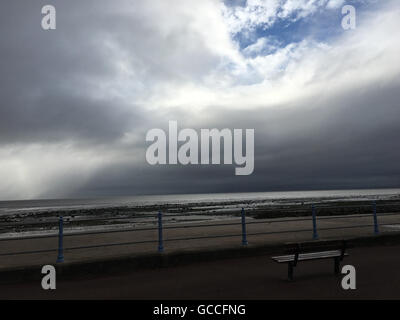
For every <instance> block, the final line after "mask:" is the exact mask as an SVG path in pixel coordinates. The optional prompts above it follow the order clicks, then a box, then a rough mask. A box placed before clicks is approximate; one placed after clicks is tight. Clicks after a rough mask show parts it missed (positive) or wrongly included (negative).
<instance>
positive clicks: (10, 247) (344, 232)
mask: <svg viewBox="0 0 400 320" xmlns="http://www.w3.org/2000/svg"><path fill="white" fill-rule="evenodd" d="M304 219H306V220H304ZM282 220H285V221H282ZM289 220H290V221H289ZM293 220H295V221H293ZM277 221H281V222H277ZM378 221H379V224H380V227H379V231H380V233H381V234H392V233H397V232H399V231H400V215H391V216H378ZM234 222H236V223H238V224H237V225H224V226H222V225H221V224H225V223H234ZM247 222H248V224H247V233H248V237H247V240H248V242H249V245H248V247H249V248H251V247H253V246H261V245H262V246H264V245H266V246H269V245H270V246H274V245H282V244H284V243H286V242H294V241H309V240H312V220H311V217H301V218H297V219H296V218H287V219H282V218H280V219H268V220H253V219H247ZM254 222H257V223H254ZM261 222H262V223H261ZM214 223H215V224H217V223H218V224H220V226H217V227H211V226H208V227H206V225H208V224H214ZM396 224H399V225H396ZM184 225H186V226H190V225H204V226H205V227H201V228H198V227H197V228H181V229H164V232H163V233H164V240H165V241H164V248H165V252H164V255H168V254H171V253H177V252H180V253H185V252H196V251H199V252H200V251H204V250H216V251H218V250H224V249H230V248H240V247H242V244H241V241H242V239H241V231H242V229H241V228H242V226H241V224H240V218H239V219H237V218H235V219H229V220H226V221H221V220H220V221H218V222H207V223H193V224H190V223H186V224H184ZM317 225H318V235H319V238H320V239H321V240H324V239H326V240H328V239H342V238H355V237H365V236H373V235H374V227H373V216H372V215H366V216H364V217H359V216H337V217H330V218H329V219H324V218H323V217H321V218H318V219H317ZM354 225H363V226H364V227H357V228H349V227H350V226H354ZM179 226H182V224H179ZM327 228H334V229H332V230H323V229H327ZM67 231H68V230H66V232H67ZM284 231H287V232H284ZM297 231H298V232H297ZM269 232H272V234H265V235H252V234H254V233H269ZM280 232H282V233H280ZM214 235H215V236H222V235H237V236H234V237H227V238H215V239H197V240H181V241H175V240H174V241H168V240H170V239H177V238H195V237H205V236H214ZM157 239H158V233H157V230H150V231H130V232H117V233H109V234H96V235H79V236H65V237H64V247H65V248H66V250H65V252H64V255H65V264H68V263H81V262H88V261H95V260H104V259H114V258H116V257H126V256H129V257H135V256H142V255H145V254H157V247H158V244H157V242H154V243H143V244H135V245H121V246H112V247H99V248H91V249H79V250H68V248H71V247H78V246H90V245H101V244H107V243H119V242H133V241H150V240H154V241H157ZM57 245H58V239H57V238H46V239H27V240H8V241H0V254H1V253H6V252H20V251H30V250H45V249H57ZM56 258H57V252H56V251H54V252H49V253H36V254H22V255H12V256H0V272H1V271H4V270H9V269H15V268H24V267H27V266H41V265H44V264H53V265H54V264H55V262H56Z"/></svg>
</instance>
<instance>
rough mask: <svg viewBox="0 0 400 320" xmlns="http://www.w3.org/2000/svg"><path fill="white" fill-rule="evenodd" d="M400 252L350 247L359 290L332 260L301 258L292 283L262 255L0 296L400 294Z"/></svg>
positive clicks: (12, 287)
mask: <svg viewBox="0 0 400 320" xmlns="http://www.w3.org/2000/svg"><path fill="white" fill-rule="evenodd" d="M399 252H400V245H391V246H373V247H359V248H353V249H349V253H350V256H349V257H348V258H346V259H345V260H344V264H351V265H353V266H354V267H355V268H356V272H357V275H356V290H343V289H342V287H341V285H340V283H341V279H342V277H341V276H340V275H339V276H335V275H334V274H333V263H332V260H322V261H313V262H312V263H309V262H304V263H299V265H298V266H297V267H296V269H295V279H294V281H292V282H290V281H287V280H286V275H287V267H286V265H279V264H277V263H274V262H273V261H272V260H271V259H270V258H269V256H268V255H262V256H253V257H241V258H233V259H222V260H215V261H204V262H201V263H196V264H190V265H181V266H173V267H167V268H152V269H141V270H130V271H129V270H128V271H126V272H122V273H117V274H112V275H110V274H101V275H96V276H88V275H85V276H80V277H74V278H71V279H65V277H64V276H63V275H59V274H58V273H57V289H56V290H47V291H46V290H43V289H42V288H41V286H40V279H37V280H34V281H33V280H32V281H26V282H21V283H18V284H2V285H1V286H0V288H1V289H0V299H166V300H168V299H206V300H209V299H222V300H224V299H346V300H347V299H400V273H399V267H400V254H399ZM163 303H166V302H163ZM170 304H171V305H174V302H171V303H170ZM131 310H133V311H132V312H134V306H132V307H131ZM268 312H270V309H268ZM149 314H151V309H150V310H149Z"/></svg>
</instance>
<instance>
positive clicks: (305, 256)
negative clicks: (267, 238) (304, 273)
mask: <svg viewBox="0 0 400 320" xmlns="http://www.w3.org/2000/svg"><path fill="white" fill-rule="evenodd" d="M341 255H342V253H341V251H340V250H330V251H321V252H311V253H300V254H299V257H298V261H305V260H316V259H328V258H335V257H340V256H341ZM344 256H348V254H347V253H345V254H344ZM294 257H295V255H294V254H289V255H284V256H276V257H272V259H273V260H274V261H276V262H278V263H285V262H290V261H294Z"/></svg>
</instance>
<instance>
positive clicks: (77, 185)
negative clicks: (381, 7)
mask: <svg viewBox="0 0 400 320" xmlns="http://www.w3.org/2000/svg"><path fill="white" fill-rule="evenodd" d="M209 2H210V3H211V4H213V3H215V2H216V1H214V2H213V1H209ZM48 3H52V4H54V5H55V6H56V8H57V19H58V20H57V30H56V31H54V32H44V31H43V30H41V29H40V9H41V7H42V5H44V4H48ZM153 4H154V5H153V6H152V5H148V4H146V2H145V1H121V2H120V3H119V5H118V6H117V5H116V4H112V3H111V2H110V1H89V0H85V1H79V2H67V1H50V2H49V1H9V0H7V1H2V3H1V4H0V9H1V10H0V35H1V42H0V52H1V53H0V70H1V77H0V96H1V101H0V152H1V151H2V150H3V149H4V150H7V153H6V154H7V155H8V156H7V157H8V158H4V159H3V161H5V164H4V165H3V164H2V165H3V167H4V168H11V170H9V169H7V172H6V171H1V168H0V175H3V176H2V177H1V176H0V191H1V192H2V196H1V197H3V198H15V197H20V198H24V197H31V196H34V197H62V196H87V195H90V196H96V195H120V194H124V195H127V194H132V193H141V194H143V193H182V192H183V193H184V192H226V191H262V190H274V189H280V190H284V189H310V188H312V189H315V188H322V189H325V188H345V187H346V188H351V187H357V188H358V187H398V186H400V170H399V169H398V163H399V160H400V159H399V158H400V152H399V151H398V137H399V136H400V135H399V134H400V132H399V131H400V123H399V122H400V107H399V98H400V81H399V78H394V79H395V80H394V81H386V82H379V81H375V82H372V83H369V84H367V85H364V86H362V87H361V88H357V89H354V90H350V89H346V88H344V89H342V90H340V91H339V92H336V91H335V92H333V91H332V92H331V90H330V88H329V87H327V88H326V91H325V92H319V93H314V94H313V95H311V96H307V97H302V98H299V99H297V100H295V101H290V102H287V103H280V102H278V103H277V104H276V105H274V106H273V107H270V106H263V105H262V101H261V102H260V104H259V107H257V108H251V109H247V105H246V102H245V100H244V102H243V106H242V108H235V109H233V108H231V107H230V105H229V103H224V99H223V98H222V97H221V99H220V101H218V102H219V105H218V106H214V105H213V104H212V103H210V104H209V105H208V106H206V107H205V108H204V109H203V110H202V111H201V112H199V113H196V112H194V107H193V106H192V105H184V106H182V105H177V106H176V108H171V109H166V108H163V107H160V106H159V105H158V103H160V104H163V103H164V102H165V101H163V100H162V99H159V100H158V99H156V98H157V97H158V96H160V97H163V94H164V92H163V90H166V89H165V88H168V87H169V86H174V88H175V87H179V86H182V88H183V89H182V90H181V91H183V92H186V91H185V90H186V89H185V85H186V84H188V83H189V84H191V85H193V86H199V87H202V86H203V85H204V84H205V83H207V81H209V80H207V79H208V78H207V77H208V75H209V74H210V70H211V71H215V70H217V72H216V73H217V75H218V70H219V69H218V68H219V66H220V64H221V61H222V63H223V64H224V63H226V64H229V63H231V61H230V59H233V58H232V56H229V57H227V56H223V55H222V54H219V53H218V50H216V49H215V48H214V47H213V45H214V43H213V44H210V43H208V42H207V39H208V37H207V36H204V34H202V31H201V28H199V27H198V26H197V25H196V23H194V22H193V20H192V18H193V16H194V15H193V13H192V12H191V10H190V5H188V4H186V5H184V2H182V1H178V0H176V1H175V0H173V1H172V0H171V1H170V6H171V9H170V11H169V10H168V9H169V6H168V4H166V2H163V4H161V3H158V4H157V2H154V3H153ZM211 4H210V5H211ZM173 9H176V10H175V11H174V10H173ZM207 10H208V9H207ZM171 15H172V16H173V17H172V18H171V17H169V18H168V16H171ZM207 32H209V31H207ZM210 32H211V30H210ZM221 34H222V33H221ZM210 37H211V35H210ZM371 40H373V39H371ZM232 47H234V46H232ZM226 50H228V51H229V50H230V48H228V49H226ZM229 54H230V53H229ZM352 59H354V58H353V57H352ZM355 59H357V57H356V58H355ZM344 62H345V61H344ZM338 68H339V67H338ZM322 71H323V70H321V74H323V76H324V77H325V78H322V79H320V80H315V79H314V80H313V81H317V82H318V81H320V82H323V81H326V79H327V78H326V77H332V78H335V77H336V74H335V73H333V74H332V75H331V76H329V75H326V74H324V72H322ZM339 72H340V70H339ZM211 73H212V72H211ZM221 73H222V71H221ZM315 78H318V75H317V76H316V77H315ZM361 80H362V79H361ZM223 81H225V78H223V77H222V76H221V82H223ZM226 82H227V83H229V81H226ZM224 83H225V82H224ZM235 91H236V88H234V87H232V88H231V89H230V91H229V92H235ZM216 92H217V93H218V91H216ZM273 94H274V93H273V92H271V93H270V95H273ZM155 97H156V98H155ZM189 98H191V99H192V102H193V105H197V104H198V101H197V97H196V96H194V95H193V97H190V94H189ZM217 100H219V99H217ZM148 101H155V104H154V105H149V103H148ZM221 105H222V106H221ZM168 120H178V122H179V125H180V126H181V127H182V128H183V127H185V126H190V127H194V128H197V129H200V128H213V127H217V128H225V127H227V128H255V130H256V141H255V142H256V146H255V156H256V159H255V172H254V174H253V175H251V176H248V177H237V176H234V168H233V166H232V167H231V166H208V167H204V166H188V167H183V166H170V167H168V166H165V167H152V166H149V165H147V164H146V163H145V158H144V150H145V133H146V130H148V129H150V128H155V127H163V128H166V127H167V125H168ZM54 144H55V145H61V146H62V145H64V144H68V145H72V147H71V148H72V149H73V150H74V151H75V152H77V154H80V152H81V151H82V150H84V151H85V152H86V151H91V150H92V151H93V154H92V155H91V156H87V155H85V156H83V157H82V160H79V161H82V164H83V162H85V163H91V162H92V161H93V159H94V158H96V161H97V160H99V159H100V158H103V157H104V159H106V160H104V161H103V162H99V163H97V162H96V165H93V166H91V171H90V174H88V175H85V179H82V178H81V176H82V174H83V173H84V170H85V168H86V167H85V166H82V168H80V166H79V161H78V162H77V164H74V166H73V167H70V164H69V163H68V161H72V160H71V159H70V160H68V159H65V157H64V158H63V157H61V155H60V156H57V154H52V158H51V160H49V163H50V164H51V163H52V162H51V161H54V164H57V167H59V170H58V171H59V172H58V174H55V173H52V174H50V173H45V172H44V173H43V175H46V174H48V177H47V179H44V180H43V181H45V182H41V181H42V180H41V179H37V180H35V179H33V178H31V176H33V171H34V170H36V169H35V168H36V166H31V164H32V163H33V162H34V161H36V160H30V158H29V157H30V156H31V154H30V153H29V151H28V149H29V148H28V147H29V146H31V145H37V146H39V147H40V148H42V149H43V153H46V150H52V149H51V148H50V147H49V146H51V145H54ZM14 146H19V147H21V146H22V147H25V146H26V147H27V151H26V154H24V153H19V154H18V155H17V156H15V154H16V153H15V152H14V151H13V150H14V149H13V148H14ZM9 150H11V151H9ZM49 152H50V151H49ZM25 156H26V158H25ZM13 157H14V158H13ZM130 157H131V158H132V161H130V160H129V159H130ZM32 159H33V158H32ZM35 159H36V158H35ZM8 160H9V161H8ZM7 161H8V162H7ZM16 162H18V165H17V164H15V163H16ZM8 166H9V167H8ZM21 166H22V167H23V170H22V169H21ZM24 166H25V167H24ZM71 168H72V169H71ZM14 170H15V171H14ZM30 170H32V173H31V171H30ZM63 170H64V171H63ZM68 170H70V171H71V170H72V171H74V175H73V176H72V178H71V176H70V177H69V178H66V177H67V176H68ZM80 170H82V174H80ZM21 172H22V173H21ZM21 174H22V175H25V176H24V177H25V178H26V179H28V180H30V181H33V182H32V186H29V188H28V187H26V189H25V188H22V187H21V188H20V190H21V191H20V192H19V191H18V188H15V189H13V190H12V191H10V190H11V189H10V184H11V183H12V182H13V181H17V178H16V177H19V179H20V177H21ZM63 177H64V178H63ZM4 181H8V182H7V183H6V182H4ZM18 181H20V182H19V183H20V184H21V186H26V183H25V185H24V179H20V180H18ZM40 183H46V184H48V187H46V186H41V187H40V188H38V185H39V184H40ZM17 186H18V184H17ZM35 190H39V191H35ZM28 191H32V192H28Z"/></svg>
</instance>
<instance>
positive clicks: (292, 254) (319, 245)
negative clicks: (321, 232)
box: [271, 240, 349, 280]
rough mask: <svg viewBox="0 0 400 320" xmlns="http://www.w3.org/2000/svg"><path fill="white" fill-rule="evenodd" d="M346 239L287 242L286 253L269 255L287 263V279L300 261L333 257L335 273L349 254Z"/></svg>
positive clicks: (290, 277) (291, 275)
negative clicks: (274, 255)
mask: <svg viewBox="0 0 400 320" xmlns="http://www.w3.org/2000/svg"><path fill="white" fill-rule="evenodd" d="M346 248H347V243H346V241H344V240H342V241H325V242H306V243H295V244H288V245H287V248H286V253H287V254H286V255H283V256H276V257H271V258H272V260H274V261H275V262H277V263H287V264H288V279H289V280H293V268H294V267H296V266H297V263H298V262H300V261H313V260H322V259H333V261H334V271H335V274H339V272H340V270H339V269H340V262H341V261H342V260H343V259H344V257H346V256H348V255H349V254H348V253H347V252H346Z"/></svg>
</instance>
